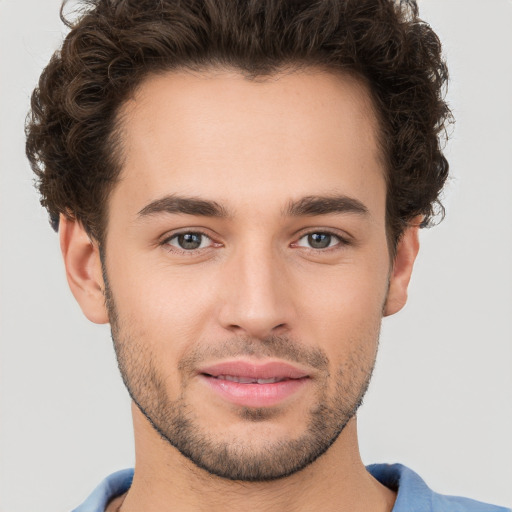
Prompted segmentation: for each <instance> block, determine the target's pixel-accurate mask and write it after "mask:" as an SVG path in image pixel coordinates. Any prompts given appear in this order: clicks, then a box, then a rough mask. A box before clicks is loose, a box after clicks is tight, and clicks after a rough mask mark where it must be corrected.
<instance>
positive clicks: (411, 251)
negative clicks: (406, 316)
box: [384, 219, 421, 316]
mask: <svg viewBox="0 0 512 512" xmlns="http://www.w3.org/2000/svg"><path fill="white" fill-rule="evenodd" d="M415 220H416V219H415ZM420 220H421V219H420ZM418 232H419V221H418V222H415V221H413V222H412V223H411V225H410V226H409V227H408V228H407V229H406V230H405V232H404V233H403V235H402V238H401V239H400V241H399V243H398V247H397V250H396V256H395V261H394V265H393V270H392V272H391V276H390V280H389V290H388V296H387V299H386V304H385V307H384V316H390V315H394V314H395V313H398V311H400V310H401V309H402V308H403V307H404V306H405V303H406V302H407V288H408V286H409V281H410V279H411V274H412V269H413V266H414V262H415V260H416V256H417V255H418V251H419V248H420V243H419V233H418Z"/></svg>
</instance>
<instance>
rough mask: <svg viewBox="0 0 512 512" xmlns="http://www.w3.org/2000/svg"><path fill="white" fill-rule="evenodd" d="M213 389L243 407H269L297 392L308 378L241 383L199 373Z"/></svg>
mask: <svg viewBox="0 0 512 512" xmlns="http://www.w3.org/2000/svg"><path fill="white" fill-rule="evenodd" d="M201 377H202V379H203V380H204V381H205V382H206V383H207V384H208V385H209V386H210V388H211V389H213V391H215V392H216V393H218V394H219V395H220V396H221V397H222V398H224V399H226V400H228V401H229V402H231V403H233V404H236V405H241V406H245V407H271V406H273V405H278V404H280V403H281V402H283V401H284V400H286V399H287V398H289V397H291V396H292V395H294V394H295V393H297V392H298V391H299V390H300V389H301V388H302V387H303V386H304V385H305V384H306V382H307V381H308V380H309V379H308V378H307V377H305V378H302V379H290V380H283V381H281V382H274V383H272V384H241V383H240V382H233V381H230V380H223V379H217V378H215V377H209V376H207V375H201Z"/></svg>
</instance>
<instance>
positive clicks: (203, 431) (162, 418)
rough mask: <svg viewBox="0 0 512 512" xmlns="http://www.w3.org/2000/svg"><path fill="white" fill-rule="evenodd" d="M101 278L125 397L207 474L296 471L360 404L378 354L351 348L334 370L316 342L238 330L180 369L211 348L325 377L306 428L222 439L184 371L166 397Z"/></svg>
mask: <svg viewBox="0 0 512 512" xmlns="http://www.w3.org/2000/svg"><path fill="white" fill-rule="evenodd" d="M104 282H105V299H106V305H107V309H108V311H109V318H110V324H111V331H112V340H113V342H114V348H115V352H116V357H117V362H118V366H119V369H120V372H121V376H122V378H123V381H124V384H125V386H126V388H127V390H128V393H129V394H130V397H131V398H132V400H133V401H134V403H135V404H136V405H137V407H138V408H139V410H140V411H141V413H142V414H143V415H144V416H145V417H146V419H147V420H148V421H149V423H150V424H151V425H152V426H153V428H154V429H155V431H156V432H157V433H158V434H159V435H160V436H161V438H162V439H164V440H165V441H166V442H168V443H169V444H170V445H172V446H173V447H174V448H176V449H177V450H178V451H179V452H180V453H181V454H182V455H183V456H185V457H186V458H187V459H189V460H190V461H191V462H192V463H193V464H195V465H196V466H197V467H199V468H202V469H204V470H206V471H207V472H208V473H209V474H211V475H215V476H217V477H221V478H225V479H229V480H239V481H246V482H263V481H271V480H276V479H279V478H284V477H286V476H289V475H292V474H294V473H296V472H298V471H301V470H302V469H304V468H306V467H307V466H308V465H310V464H311V463H313V462H314V461H315V460H316V459H318V458H319V457H320V456H321V455H322V454H323V453H325V452H326V451H327V450H328V449H329V447H330V446H331V445H332V444H333V443H334V442H335V441H336V439H337V438H338V436H339V435H340V434H341V432H342V431H343V429H344V428H345V426H346V425H347V423H348V422H349V420H350V419H351V418H352V417H354V416H355V414H356V411H357V409H358V408H359V406H360V405H361V404H362V401H363V397H364V395H365V393H366V390H367V388H368V385H369V382H370V379H371V374H372V371H373V367H374V364H375V357H373V360H372V361H371V362H368V361H366V360H365V358H364V357H363V355H362V354H360V353H353V354H351V357H350V358H349V359H350V360H348V361H346V362H345V364H344V365H343V367H341V368H338V369H337V370H336V372H335V375H334V376H331V375H330V374H329V371H328V366H329V360H328V358H327V356H326V354H325V353H324V352H323V351H322V350H321V349H318V348H315V349H311V348H309V347H307V348H306V347H304V346H303V345H299V344H298V343H297V342H296V341H295V340H291V339H289V338H288V337H283V336H271V337H269V338H266V339H264V340H254V339H247V338H240V337H237V338H233V339H230V340H226V341H225V342H224V343H223V344H222V345H220V346H217V347H216V348H214V349H211V347H206V348H203V349H202V350H196V351H195V352H193V353H192V354H191V355H189V356H188V357H186V358H185V359H184V360H182V361H180V363H179V366H178V370H179V371H180V372H181V373H182V374H183V375H188V373H187V370H191V369H193V368H194V367H195V368H197V363H198V362H199V361H200V360H204V359H207V358H208V357H212V356H220V357H222V356H224V357H236V356H244V355H245V356H250V355H256V356H257V357H261V358H263V357H278V358H281V359H284V360H288V361H290V362H292V363H293V362H298V363H302V364H305V365H310V366H314V367H315V368H316V369H317V370H319V372H318V373H319V375H323V378H322V379H319V382H318V383H317V392H316V395H317V399H316V400H315V401H314V405H313V406H312V407H311V408H310V410H309V411H308V413H307V414H306V417H308V419H307V425H306V427H305V429H304V432H303V434H302V435H300V436H299V437H297V438H296V439H280V440H269V442H268V443H264V444H261V443H260V444H259V445H258V446H257V447H254V446H252V445H251V439H249V438H243V439H242V438H239V439H235V438H233V437H231V438H230V439H229V440H226V439H219V438H218V437H219V436H216V435H215V434H214V433H212V432H211V431H210V430H209V429H208V427H205V426H202V425H201V422H200V421H199V419H198V417H197V414H196V412H195V411H194V410H193V409H192V407H191V406H190V404H189V402H188V400H187V396H186V391H187V384H188V380H187V379H186V378H183V379H182V386H181V390H180V391H181V393H180V396H179V397H178V398H177V399H176V400H171V399H170V398H169V396H168V392H167V389H166V387H165V384H164V383H165V380H166V379H165V375H163V374H162V373H161V372H159V370H158V365H157V364H156V362H155V357H154V355H153V354H152V353H151V351H150V349H149V348H148V347H147V346H146V345H144V344H143V343H141V342H139V341H138V340H137V339H133V338H132V337H131V336H130V333H129V332H127V329H126V326H125V325H123V322H121V321H120V320H119V316H118V312H117V309H116V307H115V303H114V299H113V296H112V293H111V291H110V288H109V286H108V280H107V279H106V275H104ZM374 338H376V339H372V340H363V341H366V342H368V343H375V344H376V343H377V340H378V328H377V332H376V333H375V335H374ZM333 379H334V381H333V382H334V392H332V391H331V392H330V393H329V381H330V380H333ZM331 386H332V384H331ZM278 414H279V410H277V411H276V410H275V409H273V408H270V409H269V408H249V407H246V408H245V407H240V408H239V410H238V416H239V418H240V419H241V420H243V421H245V422H247V423H251V422H252V423H261V422H265V421H269V420H271V419H272V417H273V416H275V415H278Z"/></svg>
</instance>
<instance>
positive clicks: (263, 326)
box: [219, 243, 295, 339]
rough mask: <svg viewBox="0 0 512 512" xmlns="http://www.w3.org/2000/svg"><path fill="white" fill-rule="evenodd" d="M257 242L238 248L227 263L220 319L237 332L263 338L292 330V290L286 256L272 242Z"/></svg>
mask: <svg viewBox="0 0 512 512" xmlns="http://www.w3.org/2000/svg"><path fill="white" fill-rule="evenodd" d="M254 245H257V246H258V247H255V246H254ZM254 245H252V247H249V246H246V247H245V248H244V249H240V250H238V251H235V253H234V254H233V255H232V257H231V258H229V262H228V263H227V264H226V266H225V273H224V275H223V279H224V283H223V287H222V289H223V293H222V299H221V300H222V303H221V305H220V311H219V321H220V323H221V325H222V327H223V328H224V329H227V330H229V331H231V332H233V333H235V334H237V335H243V336H248V337H251V338H257V339H264V338H265V337H267V336H269V335H278V334H284V333H285V332H286V331H288V330H290V329H291V327H292V324H293V322H294V317H295V313H294V306H293V301H292V293H293V291H292V289H291V286H290V285H291V283H290V282H289V281H290V280H289V278H288V274H289V272H288V271H287V269H286V265H285V264H284V262H283V261H282V260H283V258H282V257H280V256H279V255H278V254H277V253H276V251H275V250H273V249H272V247H270V243H269V244H268V246H267V247H262V245H261V244H254Z"/></svg>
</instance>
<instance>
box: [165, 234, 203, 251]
mask: <svg viewBox="0 0 512 512" xmlns="http://www.w3.org/2000/svg"><path fill="white" fill-rule="evenodd" d="M165 243H166V244H168V245H171V246H173V247H176V248H178V249H181V250H183V251H193V250H196V249H203V248H205V247H208V246H210V245H211V243H212V239H211V238H210V237H209V236H206V235H205V234H204V233H195V232H187V233H178V234H176V235H173V236H171V237H170V238H168V239H167V240H166V241H165Z"/></svg>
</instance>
